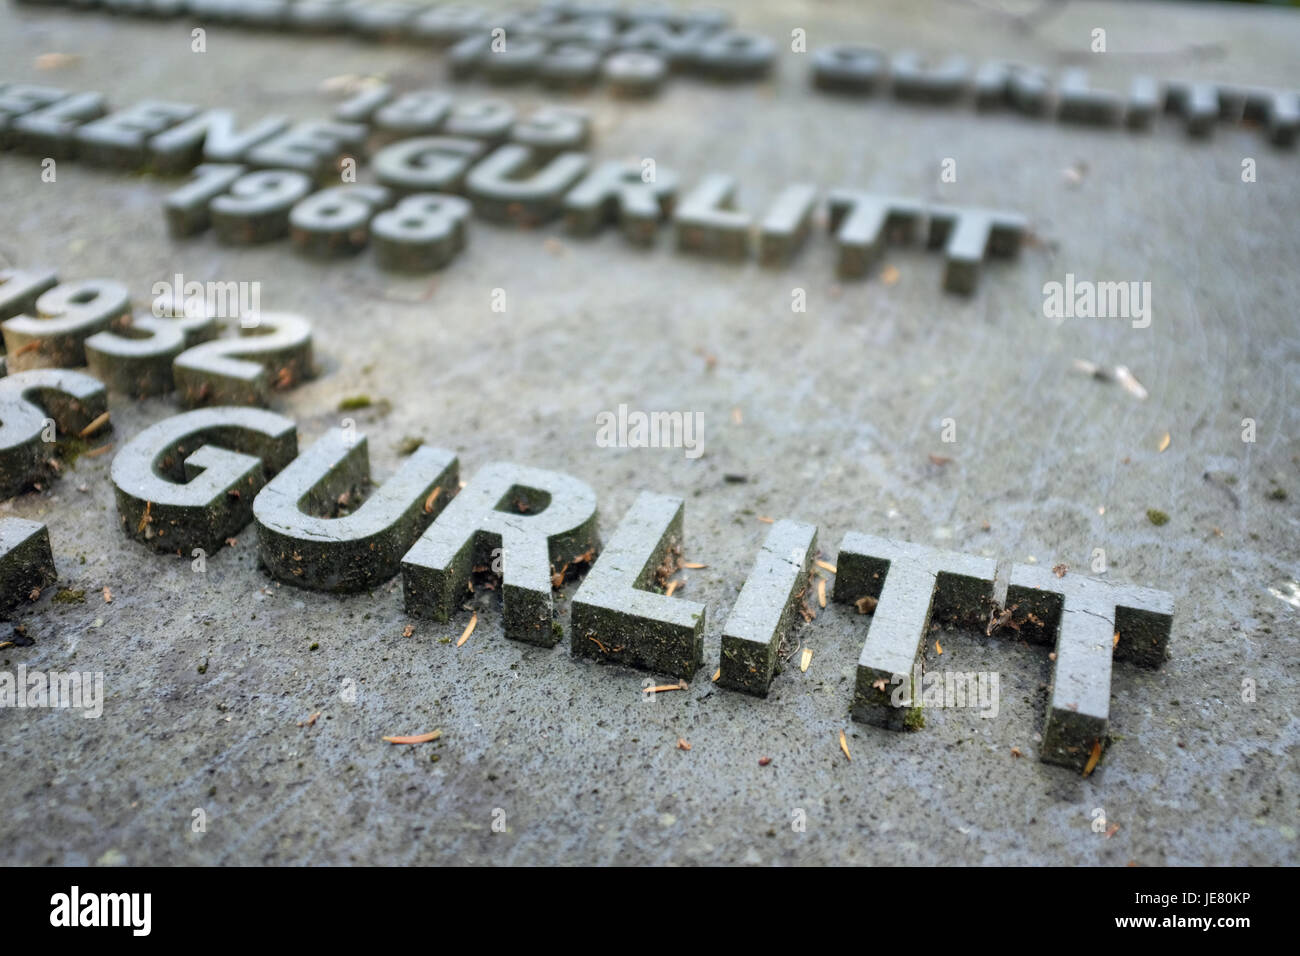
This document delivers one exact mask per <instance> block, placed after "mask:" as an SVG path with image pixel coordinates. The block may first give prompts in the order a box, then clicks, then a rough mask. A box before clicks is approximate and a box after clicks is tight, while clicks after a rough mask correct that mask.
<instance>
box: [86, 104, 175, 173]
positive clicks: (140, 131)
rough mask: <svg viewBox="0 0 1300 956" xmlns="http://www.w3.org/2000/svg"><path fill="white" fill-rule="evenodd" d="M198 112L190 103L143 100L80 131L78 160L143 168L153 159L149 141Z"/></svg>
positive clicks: (95, 121) (119, 166)
mask: <svg viewBox="0 0 1300 956" xmlns="http://www.w3.org/2000/svg"><path fill="white" fill-rule="evenodd" d="M196 112H197V110H196V108H195V107H193V106H190V105H189V104H187V103H169V102H167V101H165V100H141V101H140V102H138V103H132V104H131V105H130V106H128V107H126V108H124V109H120V110H115V111H113V112H111V113H109V114H108V115H106V116H103V117H101V118H99V119H97V120H92V121H90V122H89V123H86V124H85V125H84V126H80V127H78V128H77V134H76V135H77V157H78V159H79V160H81V161H83V162H88V163H97V164H99V165H101V166H116V167H118V168H120V169H140V168H141V167H143V166H144V165H145V163H147V162H148V159H149V141H150V137H151V136H155V135H157V134H160V133H162V132H164V131H165V130H167V129H169V128H171V127H173V126H175V125H176V124H177V123H180V122H183V121H184V120H187V119H189V118H190V117H192V116H193V115H194V114H195V113H196Z"/></svg>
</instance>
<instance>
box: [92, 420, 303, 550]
mask: <svg viewBox="0 0 1300 956" xmlns="http://www.w3.org/2000/svg"><path fill="white" fill-rule="evenodd" d="M297 454H298V428H297V426H296V425H294V423H293V421H292V420H290V419H288V418H285V417H284V416H283V415H277V414H275V413H274V412H268V411H266V410H264V409H260V408H201V409H197V410H195V411H190V412H182V413H180V414H179V415H173V416H172V417H170V418H165V419H163V420H162V421H160V422H157V423H156V424H153V425H150V426H149V427H148V428H146V429H144V430H143V431H141V432H139V433H138V434H136V435H134V436H132V438H131V439H130V441H128V442H127V443H126V444H125V445H123V446H122V449H121V451H119V452H118V453H117V454H116V455H114V456H113V469H112V480H113V490H114V493H115V495H116V498H117V516H118V524H119V525H120V527H121V528H122V530H123V531H125V532H126V535H127V537H129V538H131V539H133V540H135V541H139V542H141V543H143V544H145V545H147V546H148V547H150V548H152V549H153V550H155V551H165V552H170V553H173V554H179V555H182V556H184V557H191V556H194V555H193V551H194V549H196V548H197V549H200V550H202V551H203V552H204V553H205V554H215V553H216V552H217V551H218V550H219V549H220V548H222V547H224V546H225V545H226V544H227V543H228V542H229V540H230V539H231V538H233V537H234V536H235V535H236V534H238V533H239V531H240V529H242V528H243V527H244V525H246V524H248V522H249V521H251V520H252V518H253V500H254V498H256V497H257V493H258V492H259V491H260V490H261V489H262V488H263V487H264V486H265V485H266V482H267V480H268V479H269V478H270V477H271V476H273V475H274V474H275V473H276V472H278V471H280V469H282V468H284V467H285V466H286V465H288V464H289V462H290V461H292V460H293V458H294V456H296V455H297Z"/></svg>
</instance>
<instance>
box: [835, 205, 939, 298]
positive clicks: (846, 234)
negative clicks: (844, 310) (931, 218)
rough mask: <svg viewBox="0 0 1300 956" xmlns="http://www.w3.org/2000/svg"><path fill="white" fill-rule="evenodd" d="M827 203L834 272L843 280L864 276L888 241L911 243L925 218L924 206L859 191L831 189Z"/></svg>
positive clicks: (882, 251) (878, 257)
mask: <svg viewBox="0 0 1300 956" xmlns="http://www.w3.org/2000/svg"><path fill="white" fill-rule="evenodd" d="M826 200H827V207H828V208H829V210H830V220H829V222H830V230H831V232H832V233H833V234H834V236H835V248H836V262H835V271H836V274H837V275H839V276H840V278H843V279H856V278H859V277H861V276H864V275H866V274H867V272H868V271H869V270H870V269H871V267H872V266H873V265H875V264H876V262H877V261H879V259H880V257H881V255H882V254H883V253H884V250H885V243H886V242H888V241H890V239H891V238H893V239H897V240H898V241H901V242H910V241H911V240H912V239H913V238H915V236H916V235H917V232H918V230H919V228H920V225H921V223H922V222H923V220H924V216H925V209H924V207H923V206H922V204H921V203H919V202H917V201H916V200H914V199H902V198H898V197H894V196H877V195H872V194H871V193H866V192H862V191H860V190H853V189H833V190H831V192H830V194H829V195H828V196H827V197H826Z"/></svg>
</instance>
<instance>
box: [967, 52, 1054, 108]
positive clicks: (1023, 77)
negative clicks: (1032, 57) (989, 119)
mask: <svg viewBox="0 0 1300 956" xmlns="http://www.w3.org/2000/svg"><path fill="white" fill-rule="evenodd" d="M972 86H973V88H974V92H975V107H976V109H981V110H990V109H995V108H997V107H1002V106H1008V107H1012V108H1014V109H1017V110H1019V111H1020V112H1022V113H1024V114H1025V115H1027V116H1045V115H1047V114H1048V113H1049V112H1050V111H1051V110H1052V108H1053V106H1054V97H1053V93H1052V82H1051V79H1050V77H1049V76H1048V74H1047V71H1046V70H1044V69H1042V68H1041V67H1037V66H1030V65H1028V64H1024V63H1007V62H1005V61H1003V60H986V61H985V62H983V63H981V64H980V65H979V66H978V67H976V68H975V76H974V79H973V81H972Z"/></svg>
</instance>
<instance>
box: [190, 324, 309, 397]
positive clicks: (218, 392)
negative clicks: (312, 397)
mask: <svg viewBox="0 0 1300 956" xmlns="http://www.w3.org/2000/svg"><path fill="white" fill-rule="evenodd" d="M311 346H312V342H311V323H310V322H308V321H307V320H306V319H305V318H303V317H302V316H300V315H295V314H293V313H291V312H263V313H261V314H260V315H259V316H257V317H256V324H249V325H245V324H244V317H242V316H241V322H240V326H239V335H238V337H236V338H222V339H214V340H213V341H211V342H203V343H201V344H199V345H196V346H194V347H193V348H189V349H186V350H185V351H184V352H182V353H181V354H180V355H178V356H176V360H175V361H174V362H172V377H173V379H174V380H175V383H176V393H177V395H176V397H177V398H178V399H179V401H180V403H181V404H182V405H184V406H186V407H189V408H193V407H194V406H196V405H267V404H269V402H270V399H271V391H272V390H273V389H285V388H288V387H290V386H293V385H299V384H301V383H302V382H305V381H307V380H308V379H310V378H312V377H314V376H315V374H316V368H315V363H314V362H313V360H312V347H311Z"/></svg>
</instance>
